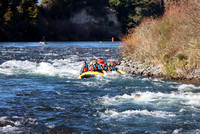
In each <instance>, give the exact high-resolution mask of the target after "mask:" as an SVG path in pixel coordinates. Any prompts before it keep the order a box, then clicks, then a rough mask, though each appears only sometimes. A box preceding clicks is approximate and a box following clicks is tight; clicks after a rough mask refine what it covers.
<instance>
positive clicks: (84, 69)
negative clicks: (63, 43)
mask: <svg viewBox="0 0 200 134" xmlns="http://www.w3.org/2000/svg"><path fill="white" fill-rule="evenodd" d="M87 71H89V69H88V65H87V63H86V62H85V61H84V62H83V67H82V68H81V71H80V74H82V73H84V72H87Z"/></svg>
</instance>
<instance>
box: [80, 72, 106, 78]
mask: <svg viewBox="0 0 200 134" xmlns="http://www.w3.org/2000/svg"><path fill="white" fill-rule="evenodd" d="M97 75H101V76H104V74H103V73H101V72H98V71H88V72H84V73H82V74H80V75H79V77H78V79H83V78H90V77H95V76H97Z"/></svg>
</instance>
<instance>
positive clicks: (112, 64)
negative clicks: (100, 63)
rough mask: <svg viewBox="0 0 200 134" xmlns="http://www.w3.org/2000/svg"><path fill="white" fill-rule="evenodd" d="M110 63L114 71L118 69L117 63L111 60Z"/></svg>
mask: <svg viewBox="0 0 200 134" xmlns="http://www.w3.org/2000/svg"><path fill="white" fill-rule="evenodd" d="M110 65H111V67H110V68H111V70H112V71H117V68H116V67H115V63H114V62H110Z"/></svg>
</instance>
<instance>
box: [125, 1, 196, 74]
mask: <svg viewBox="0 0 200 134" xmlns="http://www.w3.org/2000/svg"><path fill="white" fill-rule="evenodd" d="M199 9H200V3H199V2H198V0H190V1H187V2H186V1H184V2H179V3H175V4H171V5H170V6H169V7H168V9H166V11H165V13H164V15H163V16H162V17H161V18H159V19H152V18H146V19H144V20H143V21H142V22H141V24H140V25H139V26H138V27H136V28H134V29H130V30H129V33H128V34H127V35H125V36H124V37H123V38H122V41H123V42H124V43H123V45H122V48H123V53H124V55H125V54H127V55H128V56H129V58H131V59H133V60H136V61H141V62H150V63H151V64H154V65H160V66H162V67H163V71H165V72H166V73H167V74H168V75H169V76H170V77H181V76H183V75H186V74H188V73H191V72H193V71H194V69H200V51H199V50H200V30H199V29H200V19H199V18H200V10H199Z"/></svg>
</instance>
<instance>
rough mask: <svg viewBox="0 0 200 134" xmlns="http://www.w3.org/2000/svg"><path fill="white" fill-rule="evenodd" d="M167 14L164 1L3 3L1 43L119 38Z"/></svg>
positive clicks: (23, 0)
mask: <svg viewBox="0 0 200 134" xmlns="http://www.w3.org/2000/svg"><path fill="white" fill-rule="evenodd" d="M163 11H164V2H163V0H158V1H157V0H156V1H152V0H140V1H135V0H64V1H63V0H42V1H41V4H40V5H38V3H37V0H17V1H16V0H1V1H0V41H40V40H41V39H42V38H43V36H45V38H46V40H48V41H72V40H75V41H76V40H110V39H111V37H114V38H115V39H117V38H118V36H121V34H124V33H126V32H127V29H129V28H132V27H135V26H137V25H138V24H139V23H140V22H141V20H142V19H143V18H144V17H149V16H152V17H154V18H157V17H159V16H161V15H162V14H163Z"/></svg>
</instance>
